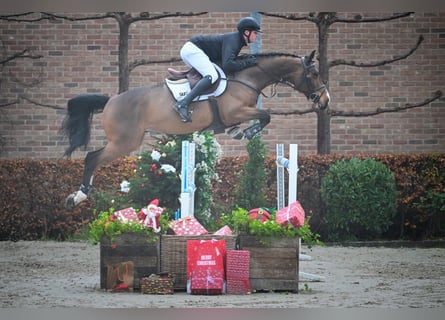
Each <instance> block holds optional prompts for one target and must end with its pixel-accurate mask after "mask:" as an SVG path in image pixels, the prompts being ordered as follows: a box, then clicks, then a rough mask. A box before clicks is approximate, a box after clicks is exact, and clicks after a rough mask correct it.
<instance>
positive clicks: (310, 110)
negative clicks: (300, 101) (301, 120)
mask: <svg viewBox="0 0 445 320" xmlns="http://www.w3.org/2000/svg"><path fill="white" fill-rule="evenodd" d="M316 111H317V109H315V108H309V109H305V110H293V111H284V112H281V111H273V110H271V109H267V112H269V113H270V114H275V115H278V116H288V115H291V114H297V115H300V116H301V115H303V114H307V113H311V112H316Z"/></svg>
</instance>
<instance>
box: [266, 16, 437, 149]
mask: <svg viewBox="0 0 445 320" xmlns="http://www.w3.org/2000/svg"><path fill="white" fill-rule="evenodd" d="M261 14H263V15H265V16H269V17H276V18H280V19H286V20H293V21H301V20H305V21H310V22H313V23H315V24H316V25H317V29H318V39H319V40H318V51H319V57H318V59H319V72H320V76H321V78H322V79H323V81H324V82H325V83H329V69H330V68H333V67H336V66H340V65H345V66H349V67H356V68H373V67H378V66H383V65H386V64H390V63H393V62H396V61H399V60H402V59H406V58H407V57H409V56H410V55H412V54H413V53H414V52H415V51H416V50H417V49H418V48H419V47H420V45H421V43H422V42H423V40H424V38H423V36H420V37H419V38H418V39H417V42H416V43H415V44H414V45H413V47H412V48H411V49H410V50H409V51H408V52H406V53H404V54H401V55H399V56H395V57H393V58H391V59H387V60H382V61H377V62H372V63H365V62H357V61H347V60H334V61H330V62H329V61H328V50H327V48H328V32H329V28H330V27H331V26H332V25H333V24H334V23H378V22H383V21H390V20H396V19H401V18H404V17H408V16H410V15H411V14H412V12H405V13H397V14H393V15H390V16H387V17H382V18H364V17H362V16H360V15H357V16H355V17H354V18H353V19H345V18H340V17H338V16H337V13H336V12H319V13H309V14H307V15H295V14H275V13H266V12H261ZM442 95H443V93H442V92H441V91H440V90H438V91H436V92H434V93H433V94H432V97H429V98H426V99H425V100H424V101H422V102H418V103H408V104H405V105H400V106H397V107H392V108H387V107H385V108H383V107H376V108H375V110H372V111H368V112H355V111H342V110H332V109H330V108H329V107H328V108H326V109H323V110H321V109H305V110H295V111H291V112H273V111H270V112H271V113H273V114H281V115H288V114H300V115H301V114H306V113H310V112H315V113H316V114H317V152H318V153H319V154H329V153H330V152H331V122H330V120H331V117H335V116H342V117H368V116H373V115H376V114H381V113H386V112H398V111H402V110H406V109H411V108H418V107H422V106H425V105H428V104H430V103H431V102H433V101H435V100H437V99H439V98H441V97H442Z"/></svg>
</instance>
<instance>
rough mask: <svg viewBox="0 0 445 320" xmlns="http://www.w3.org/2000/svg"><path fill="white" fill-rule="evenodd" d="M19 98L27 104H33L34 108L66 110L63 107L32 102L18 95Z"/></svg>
mask: <svg viewBox="0 0 445 320" xmlns="http://www.w3.org/2000/svg"><path fill="white" fill-rule="evenodd" d="M19 98H20V99H23V100H25V101H28V102H29V103H32V104H35V105H36V106H40V107H45V108H51V109H56V110H65V109H66V108H64V107H59V106H54V105H51V104H44V103H40V102H37V101H34V100H32V99H29V98H28V97H26V96H25V95H20V96H19ZM17 102H18V101H17Z"/></svg>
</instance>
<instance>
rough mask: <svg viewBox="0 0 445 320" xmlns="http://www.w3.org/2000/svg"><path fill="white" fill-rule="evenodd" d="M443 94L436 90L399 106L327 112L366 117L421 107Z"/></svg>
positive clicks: (335, 115)
mask: <svg viewBox="0 0 445 320" xmlns="http://www.w3.org/2000/svg"><path fill="white" fill-rule="evenodd" d="M442 96H443V93H442V91H440V90H438V91H436V92H434V94H433V96H432V97H430V98H427V99H425V100H424V101H423V102H419V103H415V104H410V103H407V104H405V105H404V106H399V107H392V108H377V109H375V110H373V111H365V112H355V111H341V110H332V109H331V110H329V114H330V115H331V116H332V117H368V116H375V115H377V114H381V113H389V112H399V111H402V110H407V109H413V108H418V107H422V106H425V105H427V104H429V103H431V102H433V101H435V100H437V99H440V98H441V97H442Z"/></svg>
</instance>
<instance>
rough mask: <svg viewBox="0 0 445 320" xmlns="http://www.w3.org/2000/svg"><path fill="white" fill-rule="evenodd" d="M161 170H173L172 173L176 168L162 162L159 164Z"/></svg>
mask: <svg viewBox="0 0 445 320" xmlns="http://www.w3.org/2000/svg"><path fill="white" fill-rule="evenodd" d="M161 170H162V171H164V172H173V173H175V172H176V168H175V167H173V166H172V165H170V164H162V165H161Z"/></svg>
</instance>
